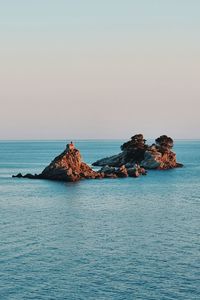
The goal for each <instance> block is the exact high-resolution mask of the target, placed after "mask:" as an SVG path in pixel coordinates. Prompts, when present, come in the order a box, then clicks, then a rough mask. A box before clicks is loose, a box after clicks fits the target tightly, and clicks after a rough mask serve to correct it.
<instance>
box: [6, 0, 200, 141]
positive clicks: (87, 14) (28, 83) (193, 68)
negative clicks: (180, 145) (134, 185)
mask: <svg viewBox="0 0 200 300" xmlns="http://www.w3.org/2000/svg"><path fill="white" fill-rule="evenodd" d="M199 37H200V1H199V0H190V1H189V0H187V1H186V0H167V1H166V0H151V1H150V0H137V1H135V0H121V1H119V0H101V1H97V0H84V1H83V0H73V1H71V0H29V1H27V0H18V1H16V0H6V1H5V0H0V41H1V46H0V139H98V138H100V139H104V138H105V139H111V138H113V139H118V138H119V139H121V138H122V139H126V138H129V137H131V136H132V135H134V134H136V133H143V134H144V135H145V137H146V138H156V137H158V136H160V135H161V134H167V135H169V136H171V137H173V138H175V139H187V138H190V139H200V130H199V129H200V38H199Z"/></svg>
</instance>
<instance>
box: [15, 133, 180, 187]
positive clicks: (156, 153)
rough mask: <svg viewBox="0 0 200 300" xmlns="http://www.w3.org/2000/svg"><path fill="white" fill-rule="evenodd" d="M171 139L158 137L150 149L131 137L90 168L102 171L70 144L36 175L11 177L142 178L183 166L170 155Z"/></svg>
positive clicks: (71, 180)
mask: <svg viewBox="0 0 200 300" xmlns="http://www.w3.org/2000/svg"><path fill="white" fill-rule="evenodd" d="M173 143H174V142H173V140H172V138H170V137H168V136H166V135H162V136H160V137H159V138H157V139H156V140H155V143H154V144H152V145H151V146H148V145H147V144H146V140H145V139H144V137H143V135H142V134H136V135H134V136H133V137H132V138H131V139H130V140H129V141H128V142H126V143H124V144H123V145H122V146H121V150H122V151H121V152H120V153H119V154H117V155H114V156H111V157H107V158H103V159H100V160H98V161H96V162H94V163H93V166H99V167H102V168H101V169H100V170H98V171H94V170H93V169H92V168H91V167H90V166H89V165H87V164H86V163H84V162H83V161H82V158H81V154H80V151H79V150H78V149H76V148H75V146H74V145H73V143H72V142H71V143H70V144H67V147H66V149H65V150H64V151H63V152H62V153H61V154H60V155H58V156H57V157H56V158H54V160H53V161H52V162H51V163H50V164H49V165H48V166H47V167H46V168H45V169H44V170H43V171H42V173H40V174H35V175H33V174H26V175H24V176H23V175H22V174H21V173H19V174H17V175H13V177H17V178H29V179H48V180H58V181H68V182H75V181H78V180H81V179H97V178H99V179H100V178H124V177H139V176H140V175H146V174H147V171H146V170H147V169H158V170H166V169H172V168H177V167H182V166H183V165H182V164H180V163H177V161H176V154H175V153H174V152H173V151H172V148H173Z"/></svg>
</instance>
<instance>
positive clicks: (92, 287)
mask: <svg viewBox="0 0 200 300" xmlns="http://www.w3.org/2000/svg"><path fill="white" fill-rule="evenodd" d="M74 142H75V145H76V147H77V148H78V149H80V151H81V154H82V157H83V160H84V161H85V162H86V163H88V164H92V162H94V161H96V160H97V159H100V158H103V157H106V156H110V155H113V154H117V153H119V152H120V145H121V144H122V143H123V141H122V140H78V141H74ZM65 146H66V141H63V140H59V141H56V140H53V141H0V299H1V300H12V299H13V300H23V299H25V300H27V299H36V300H40V299H41V300H43V299H44V300H45V299H53V300H54V299H56V300H57V299H58V300H59V299H60V300H63V299H69V300H79V299H80V300H81V299H83V300H85V299H86V300H90V299H91V300H93V299H94V300H98V299H101V300H109V299H113V300H126V299H127V300H129V299H130V300H135V299H136V300H137V299H142V300H172V299H177V300H178V299H180V300H192V299H195V300H197V299H200V141H198V140H190V141H187V140H177V141H175V147H174V151H175V152H176V153H177V160H178V161H179V162H181V163H183V164H184V167H183V168H178V169H173V170H168V171H155V170H154V171H149V172H148V175H147V176H141V177H139V178H119V179H96V180H82V181H79V182H76V183H66V182H55V181H48V180H30V179H19V178H12V175H13V174H17V173H19V172H22V173H23V174H25V173H33V174H34V173H40V172H41V171H42V170H43V168H44V167H45V166H46V165H47V164H49V163H50V162H51V161H52V160H53V158H54V157H55V156H57V155H58V154H59V153H60V152H62V151H63V150H64V148H65Z"/></svg>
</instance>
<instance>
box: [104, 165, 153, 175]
mask: <svg viewBox="0 0 200 300" xmlns="http://www.w3.org/2000/svg"><path fill="white" fill-rule="evenodd" d="M99 173H100V174H101V175H102V177H103V178H117V177H119V178H125V177H128V176H129V177H139V176H140V175H146V174H147V172H146V170H145V169H144V168H142V167H140V166H139V165H138V164H135V165H133V166H129V167H128V166H125V165H122V166H121V167H119V168H116V167H109V166H104V167H102V168H101V169H100V170H99Z"/></svg>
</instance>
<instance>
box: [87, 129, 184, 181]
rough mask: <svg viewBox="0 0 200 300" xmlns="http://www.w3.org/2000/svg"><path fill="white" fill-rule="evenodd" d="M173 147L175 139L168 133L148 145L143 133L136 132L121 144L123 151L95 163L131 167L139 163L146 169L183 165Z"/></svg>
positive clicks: (161, 168)
mask: <svg viewBox="0 0 200 300" xmlns="http://www.w3.org/2000/svg"><path fill="white" fill-rule="evenodd" d="M172 148H173V140H172V138H170V137H168V136H166V135H162V136H160V137H159V138H157V139H156V140H155V144H153V145H151V146H148V145H147V144H146V140H145V139H144V137H143V135H142V134H136V135H134V136H133V137H132V138H131V140H130V141H128V142H126V143H124V144H123V145H122V146H121V150H122V152H121V153H119V154H117V155H114V156H111V157H107V158H103V159H100V160H98V161H96V162H94V163H93V165H94V166H109V167H118V168H119V167H121V166H123V165H125V167H126V168H127V169H129V168H131V166H133V165H135V164H139V165H140V167H143V168H145V169H159V170H164V169H172V168H177V167H182V166H183V165H182V164H180V163H177V161H176V154H175V153H174V152H172ZM129 173H130V171H129ZM129 176H130V175H129Z"/></svg>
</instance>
